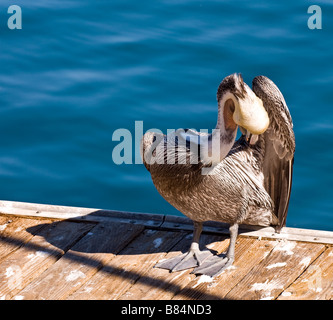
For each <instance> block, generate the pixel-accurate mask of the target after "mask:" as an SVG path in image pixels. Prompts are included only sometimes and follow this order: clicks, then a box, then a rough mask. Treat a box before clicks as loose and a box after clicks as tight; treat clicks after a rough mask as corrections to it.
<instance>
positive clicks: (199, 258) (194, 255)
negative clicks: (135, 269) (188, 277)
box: [154, 243, 212, 272]
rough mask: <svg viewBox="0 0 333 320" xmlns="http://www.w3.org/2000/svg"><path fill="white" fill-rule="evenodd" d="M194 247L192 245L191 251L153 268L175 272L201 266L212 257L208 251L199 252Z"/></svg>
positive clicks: (193, 244) (194, 244)
mask: <svg viewBox="0 0 333 320" xmlns="http://www.w3.org/2000/svg"><path fill="white" fill-rule="evenodd" d="M196 245H197V244H196V243H192V246H191V249H190V250H189V251H188V252H187V253H183V254H181V255H179V256H176V257H174V258H171V259H167V260H164V261H161V262H159V263H157V264H156V265H155V267H154V268H161V269H167V270H170V272H175V271H182V270H186V269H190V268H195V267H198V266H201V265H202V264H203V262H204V261H205V260H206V259H208V258H209V257H212V253H211V252H210V251H208V250H204V251H200V250H199V248H198V247H197V246H196Z"/></svg>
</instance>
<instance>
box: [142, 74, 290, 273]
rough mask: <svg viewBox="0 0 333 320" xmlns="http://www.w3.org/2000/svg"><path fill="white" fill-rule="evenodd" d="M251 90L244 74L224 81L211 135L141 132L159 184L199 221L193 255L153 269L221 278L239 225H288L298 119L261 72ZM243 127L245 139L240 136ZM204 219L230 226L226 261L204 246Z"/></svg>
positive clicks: (169, 198)
mask: <svg viewBox="0 0 333 320" xmlns="http://www.w3.org/2000/svg"><path fill="white" fill-rule="evenodd" d="M252 89H253V90H251V89H250V88H249V87H248V86H247V85H246V84H245V83H244V81H243V79H242V77H241V75H239V74H232V75H230V76H228V77H226V78H225V79H224V80H223V81H222V82H221V84H220V85H219V88H218V91H217V101H218V117H217V125H216V128H215V129H216V131H215V132H213V133H212V134H210V135H209V134H203V133H201V132H197V131H195V130H190V129H184V130H182V131H177V132H175V133H174V134H169V135H162V134H157V133H153V132H147V133H146V134H145V135H144V137H143V139H142V158H143V162H144V164H145V166H146V168H147V169H148V171H149V172H150V174H151V177H152V180H153V183H154V185H155V187H156V189H157V190H158V192H159V193H160V194H161V195H162V196H163V197H164V199H165V200H166V201H168V202H169V203H170V204H171V205H173V206H174V207H175V208H176V209H178V210H179V211H180V212H182V213H183V214H184V215H186V216H187V217H189V218H190V219H192V220H193V222H194V233H193V242H192V245H191V248H190V250H189V252H187V253H185V254H182V255H180V256H178V257H176V258H173V259H169V260H166V261H162V262H160V263H158V264H157V265H156V267H159V268H165V269H169V270H170V271H179V270H184V269H188V268H192V267H195V269H194V273H196V274H206V275H209V276H217V275H219V274H220V273H221V272H222V271H223V270H225V269H226V268H227V267H229V266H230V265H231V264H232V263H233V261H234V251H235V242H236V238H237V234H238V225H239V224H251V225H260V226H274V227H275V228H276V231H277V232H279V231H280V230H281V228H282V227H283V226H285V222H286V216H287V211H288V205H289V197H290V191H291V182H292V168H293V159H294V151H295V137H294V132H293V124H292V120H291V116H290V113H289V110H288V107H287V105H286V103H285V100H284V98H283V96H282V94H281V92H280V91H279V89H278V88H277V87H276V85H275V84H274V83H273V82H272V81H271V80H269V79H268V78H266V77H264V76H258V77H256V78H254V80H253V83H252ZM238 127H240V130H241V132H242V136H241V137H240V138H239V139H238V140H237V141H236V135H237V130H238ZM213 141H215V142H216V143H217V144H215V145H214V144H213ZM214 146H215V147H214ZM214 148H215V149H219V152H218V153H215V154H214V155H210V156H209V154H208V153H206V154H204V153H203V152H202V150H203V149H205V150H210V151H211V152H210V153H212V151H214ZM170 155H173V156H174V157H173V158H172V160H173V161H171V163H170V161H169V162H168V159H170ZM205 169H208V170H210V171H209V174H204V171H203V170H205ZM205 221H221V222H225V223H229V224H230V245H229V248H228V251H227V253H226V256H225V257H224V258H221V257H219V256H214V255H212V254H211V253H210V252H209V251H207V250H205V251H200V249H199V238H200V234H201V230H202V223H203V222H205Z"/></svg>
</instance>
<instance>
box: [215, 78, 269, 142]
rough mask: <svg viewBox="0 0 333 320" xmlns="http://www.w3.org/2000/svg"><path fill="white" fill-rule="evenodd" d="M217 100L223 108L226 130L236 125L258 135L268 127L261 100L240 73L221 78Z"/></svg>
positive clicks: (267, 119)
mask: <svg viewBox="0 0 333 320" xmlns="http://www.w3.org/2000/svg"><path fill="white" fill-rule="evenodd" d="M217 101H218V104H219V109H221V110H223V120H224V128H225V129H226V130H228V128H235V127H236V126H237V125H238V126H240V127H242V128H244V129H246V130H248V131H249V132H250V133H251V134H254V135H259V134H262V133H264V132H265V131H266V129H267V128H268V126H269V118H268V114H267V112H266V110H265V108H264V106H263V103H262V100H261V99H259V98H258V97H257V96H256V95H255V93H254V92H253V91H252V90H251V89H250V88H249V86H248V85H247V84H246V83H245V82H244V81H243V78H242V76H241V74H237V73H234V74H231V75H230V76H228V77H226V78H224V79H223V81H222V82H221V83H220V85H219V88H218V90H217ZM220 114H221V112H219V117H220Z"/></svg>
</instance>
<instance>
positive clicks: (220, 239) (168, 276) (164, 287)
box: [119, 233, 228, 300]
mask: <svg viewBox="0 0 333 320" xmlns="http://www.w3.org/2000/svg"><path fill="white" fill-rule="evenodd" d="M191 242H192V234H191V233H190V234H188V235H187V236H185V237H184V238H183V239H182V240H181V241H179V242H178V243H177V244H176V246H175V247H173V248H172V249H171V250H170V252H169V253H168V254H167V255H166V256H165V257H164V259H169V258H173V257H175V256H177V255H179V254H181V253H182V252H183V253H184V252H187V251H188V249H189V248H190V245H191ZM205 246H207V247H209V248H210V249H211V250H213V251H217V252H220V251H224V250H225V249H226V248H227V246H228V240H227V239H226V238H225V237H224V236H213V235H207V234H202V236H201V239H200V247H201V249H205ZM206 249H207V248H206ZM191 271H192V269H191V270H184V271H180V272H174V273H170V272H169V271H168V270H164V269H158V268H154V269H152V270H151V271H150V274H151V278H148V279H146V281H138V282H136V283H135V285H134V286H132V287H131V288H130V289H129V290H127V291H126V292H125V293H124V294H123V295H122V296H121V297H120V298H119V299H121V300H130V299H139V300H140V299H145V300H161V299H164V300H165V299H172V298H173V296H174V295H175V294H177V293H178V292H179V291H181V290H182V289H183V288H184V287H186V286H187V285H188V283H190V282H191V281H192V280H193V279H194V278H195V275H194V274H191ZM193 291H195V292H196V289H194V290H193Z"/></svg>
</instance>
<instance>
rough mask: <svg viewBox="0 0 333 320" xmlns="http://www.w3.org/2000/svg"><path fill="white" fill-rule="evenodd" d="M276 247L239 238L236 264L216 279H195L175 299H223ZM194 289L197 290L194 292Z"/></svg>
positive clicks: (204, 277) (273, 242) (267, 241)
mask: <svg viewBox="0 0 333 320" xmlns="http://www.w3.org/2000/svg"><path fill="white" fill-rule="evenodd" d="M275 245H276V242H275V241H269V240H257V239H253V238H245V237H239V238H238V240H237V242H236V250H235V254H236V256H235V262H234V263H233V265H232V266H231V267H229V268H228V269H227V270H225V271H224V272H223V273H222V274H221V275H219V276H218V277H216V278H214V279H212V278H210V277H207V276H200V277H198V278H196V279H194V280H193V281H192V282H191V283H189V284H188V286H187V287H186V288H185V289H184V290H183V291H181V292H179V294H178V295H177V296H176V297H175V299H181V300H183V299H200V300H204V299H208V300H212V299H223V298H224V297H225V296H226V294H228V292H229V291H230V290H231V289H232V288H233V287H234V286H235V285H237V283H238V282H239V281H240V280H241V279H242V278H244V276H245V275H246V274H248V273H249V272H251V269H252V268H253V267H254V266H256V265H257V264H258V263H259V262H260V261H262V260H263V259H264V258H265V257H266V256H267V255H268V254H269V253H270V251H271V250H272V249H273V248H274V246H275ZM194 288H196V290H193V289H194Z"/></svg>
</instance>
